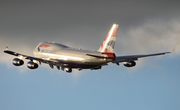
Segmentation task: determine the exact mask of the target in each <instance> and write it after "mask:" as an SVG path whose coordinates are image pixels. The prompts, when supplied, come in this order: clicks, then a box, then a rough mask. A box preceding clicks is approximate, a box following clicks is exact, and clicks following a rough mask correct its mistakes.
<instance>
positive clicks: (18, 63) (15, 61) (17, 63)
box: [13, 58, 24, 66]
mask: <svg viewBox="0 0 180 110" xmlns="http://www.w3.org/2000/svg"><path fill="white" fill-rule="evenodd" d="M13 64H14V65H15V66H21V65H23V64H24V61H23V60H21V59H19V58H14V59H13Z"/></svg>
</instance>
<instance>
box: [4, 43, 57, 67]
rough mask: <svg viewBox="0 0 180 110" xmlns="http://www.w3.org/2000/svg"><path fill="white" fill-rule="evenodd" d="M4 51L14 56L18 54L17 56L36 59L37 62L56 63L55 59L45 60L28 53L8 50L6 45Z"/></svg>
mask: <svg viewBox="0 0 180 110" xmlns="http://www.w3.org/2000/svg"><path fill="white" fill-rule="evenodd" d="M4 53H7V54H10V55H14V56H19V57H20V56H22V57H23V58H24V59H29V60H36V61H39V62H42V63H48V64H49V63H51V64H54V63H56V62H55V61H51V60H46V59H42V58H37V57H32V56H28V55H23V54H20V53H17V52H14V51H11V50H8V45H7V46H6V47H5V49H4Z"/></svg>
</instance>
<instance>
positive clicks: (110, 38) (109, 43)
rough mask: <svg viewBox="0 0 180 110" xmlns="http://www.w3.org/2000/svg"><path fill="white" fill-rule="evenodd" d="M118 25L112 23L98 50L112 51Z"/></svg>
mask: <svg viewBox="0 0 180 110" xmlns="http://www.w3.org/2000/svg"><path fill="white" fill-rule="evenodd" d="M118 26H119V25H118V24H113V25H112V27H111V29H110V31H109V33H108V34H107V36H106V38H105V39H104V41H103V43H102V44H101V46H100V48H99V50H98V51H99V52H104V53H113V50H114V44H115V41H116V35H117V31H118Z"/></svg>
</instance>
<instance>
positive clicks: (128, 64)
mask: <svg viewBox="0 0 180 110" xmlns="http://www.w3.org/2000/svg"><path fill="white" fill-rule="evenodd" d="M123 64H124V66H126V67H133V66H135V65H136V62H134V61H130V62H123Z"/></svg>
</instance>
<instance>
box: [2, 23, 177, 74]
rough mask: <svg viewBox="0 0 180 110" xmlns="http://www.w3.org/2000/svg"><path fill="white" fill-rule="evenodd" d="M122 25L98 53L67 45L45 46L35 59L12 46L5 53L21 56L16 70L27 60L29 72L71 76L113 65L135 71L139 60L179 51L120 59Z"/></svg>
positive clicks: (113, 29)
mask: <svg viewBox="0 0 180 110" xmlns="http://www.w3.org/2000/svg"><path fill="white" fill-rule="evenodd" d="M118 26H119V25H118V24H113V25H112V27H111V29H110V31H109V33H108V34H107V36H106V37H105V39H104V41H103V43H102V44H101V46H100V48H99V49H98V50H97V51H91V50H83V49H80V48H72V47H69V46H66V45H63V44H59V43H54V42H41V43H39V44H38V45H37V47H36V48H35V49H34V51H33V54H34V56H28V55H24V54H21V53H17V52H14V51H11V50H8V46H6V47H5V49H4V52H5V53H7V54H11V55H14V56H17V57H16V58H14V59H13V64H14V65H15V66H21V65H23V64H24V61H23V60H24V59H28V60H30V61H29V62H28V63H27V67H28V68H29V69H36V68H38V65H39V64H41V63H46V64H48V65H49V66H50V67H51V68H52V69H53V68H54V66H56V67H57V69H58V70H60V69H61V70H63V71H64V70H65V71H66V72H68V73H71V72H72V69H78V70H79V71H80V70H83V69H90V70H98V69H101V68H102V66H106V65H108V63H109V62H112V63H114V64H117V65H119V63H123V64H124V66H126V67H134V66H135V65H136V62H135V61H137V60H138V59H139V58H143V57H149V56H156V55H164V54H167V53H172V52H173V51H174V50H175V49H173V50H172V51H170V52H162V53H155V54H145V55H143V54H142V55H128V56H116V55H115V53H113V50H114V45H115V41H116V36H117V31H118Z"/></svg>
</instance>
